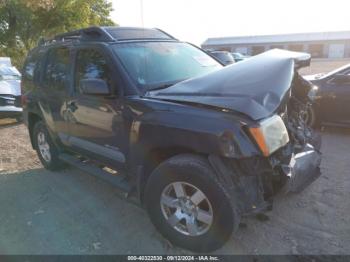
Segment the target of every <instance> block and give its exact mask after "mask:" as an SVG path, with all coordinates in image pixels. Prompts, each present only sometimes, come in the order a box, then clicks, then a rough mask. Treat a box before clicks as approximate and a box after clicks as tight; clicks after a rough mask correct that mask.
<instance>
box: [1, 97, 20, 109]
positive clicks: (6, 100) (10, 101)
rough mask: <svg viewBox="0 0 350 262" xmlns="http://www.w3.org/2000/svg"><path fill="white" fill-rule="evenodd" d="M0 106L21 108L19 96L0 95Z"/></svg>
mask: <svg viewBox="0 0 350 262" xmlns="http://www.w3.org/2000/svg"><path fill="white" fill-rule="evenodd" d="M0 106H15V107H21V96H13V95H0Z"/></svg>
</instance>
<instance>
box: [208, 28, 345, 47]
mask: <svg viewBox="0 0 350 262" xmlns="http://www.w3.org/2000/svg"><path fill="white" fill-rule="evenodd" d="M330 40H350V31H338V32H318V33H298V34H282V35H260V36H259V35H257V36H234V37H215V38H208V39H207V40H206V41H205V42H204V43H203V44H202V45H203V46H210V45H227V44H258V43H260V44H265V43H266V44H267V43H286V42H311V41H330Z"/></svg>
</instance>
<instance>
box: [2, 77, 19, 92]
mask: <svg viewBox="0 0 350 262" xmlns="http://www.w3.org/2000/svg"><path fill="white" fill-rule="evenodd" d="M0 95H14V96H20V95H21V81H20V80H1V81H0Z"/></svg>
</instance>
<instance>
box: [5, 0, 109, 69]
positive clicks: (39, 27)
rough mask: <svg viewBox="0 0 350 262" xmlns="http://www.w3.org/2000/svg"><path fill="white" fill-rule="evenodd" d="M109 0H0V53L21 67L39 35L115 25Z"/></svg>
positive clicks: (45, 36)
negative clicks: (111, 17)
mask: <svg viewBox="0 0 350 262" xmlns="http://www.w3.org/2000/svg"><path fill="white" fill-rule="evenodd" d="M112 10H113V9H112V3H111V2H110V1H109V0H0V56H9V57H11V58H12V60H13V63H14V64H15V65H16V66H18V67H21V66H22V63H23V61H24V59H25V56H26V53H27V52H28V51H29V50H30V49H32V48H33V47H34V46H35V45H36V44H37V42H38V41H39V39H40V38H41V37H44V38H50V37H52V36H54V35H56V34H58V33H63V32H66V31H71V30H75V29H79V28H83V27H88V26H93V25H115V23H114V22H113V21H112V20H111V19H110V18H109V16H110V13H111V11H112Z"/></svg>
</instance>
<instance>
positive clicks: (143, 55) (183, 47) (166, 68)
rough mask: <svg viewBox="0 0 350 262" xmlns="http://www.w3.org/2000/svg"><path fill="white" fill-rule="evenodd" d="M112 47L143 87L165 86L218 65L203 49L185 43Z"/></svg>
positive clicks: (201, 73) (124, 44)
mask: <svg viewBox="0 0 350 262" xmlns="http://www.w3.org/2000/svg"><path fill="white" fill-rule="evenodd" d="M113 49H114V51H115V53H116V54H117V56H118V57H119V58H120V59H121V61H122V63H123V65H124V66H125V68H126V70H127V71H128V73H129V75H130V76H131V77H132V78H133V80H134V81H136V82H137V84H138V85H139V86H141V87H142V88H143V89H144V90H154V89H160V88H165V87H168V86H170V85H172V84H175V83H177V82H179V81H182V80H185V79H189V78H192V77H197V76H201V75H204V74H207V73H210V72H213V71H215V70H217V69H220V68H222V65H220V64H219V63H218V62H217V61H215V60H214V59H213V58H211V57H210V56H208V55H207V54H206V53H204V52H203V51H201V50H200V49H198V48H195V47H194V46H192V45H190V44H186V43H179V42H146V43H122V44H116V45H114V46H113Z"/></svg>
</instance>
